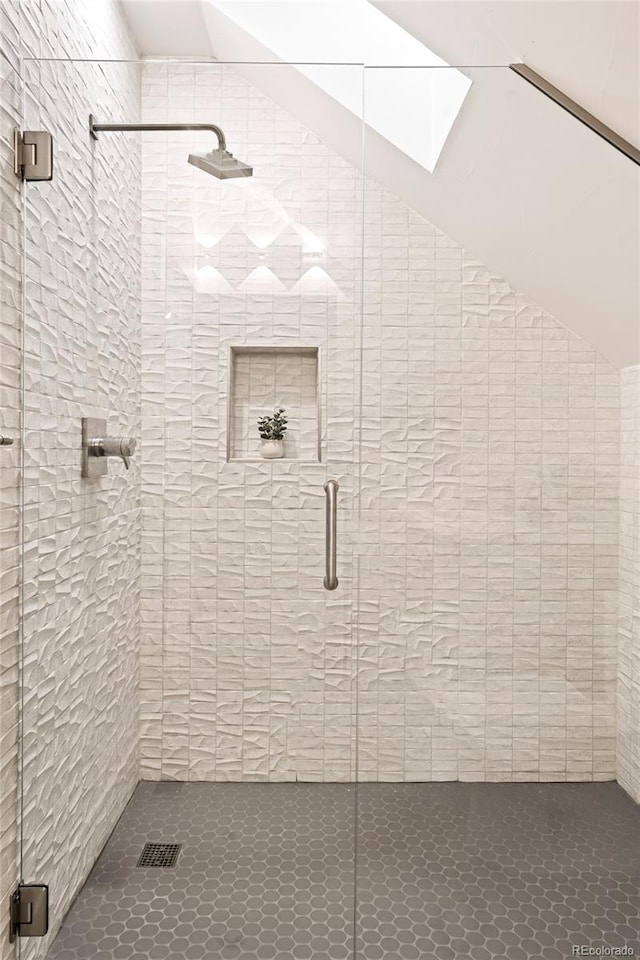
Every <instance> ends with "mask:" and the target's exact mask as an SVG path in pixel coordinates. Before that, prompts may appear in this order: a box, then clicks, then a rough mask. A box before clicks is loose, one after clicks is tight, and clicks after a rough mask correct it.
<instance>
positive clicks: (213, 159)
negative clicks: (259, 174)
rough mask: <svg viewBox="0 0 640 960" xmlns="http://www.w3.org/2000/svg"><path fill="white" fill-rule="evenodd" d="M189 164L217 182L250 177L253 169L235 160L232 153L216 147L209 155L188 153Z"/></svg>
mask: <svg viewBox="0 0 640 960" xmlns="http://www.w3.org/2000/svg"><path fill="white" fill-rule="evenodd" d="M189 163H192V164H193V166H194V167H199V168H200V169H201V170H204V172H205V173H210V174H211V176H213V177H217V178H218V180H229V179H231V178H232V177H252V176H253V167H250V166H249V164H248V163H243V162H242V160H236V158H235V157H234V156H233V154H232V153H229V151H228V150H224V149H222V148H221V147H218V149H217V150H211V152H210V153H190V154H189Z"/></svg>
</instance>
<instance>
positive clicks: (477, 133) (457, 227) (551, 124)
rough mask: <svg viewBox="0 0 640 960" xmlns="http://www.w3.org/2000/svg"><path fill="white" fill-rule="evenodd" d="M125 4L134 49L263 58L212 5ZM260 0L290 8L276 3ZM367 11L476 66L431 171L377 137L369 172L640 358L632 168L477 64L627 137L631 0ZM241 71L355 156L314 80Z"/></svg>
mask: <svg viewBox="0 0 640 960" xmlns="http://www.w3.org/2000/svg"><path fill="white" fill-rule="evenodd" d="M121 2H122V5H123V7H124V9H125V13H126V16H127V18H128V20H129V23H130V25H131V29H132V32H133V34H134V36H135V38H136V41H137V43H138V45H139V48H140V52H141V54H142V55H144V56H179V57H195V58H203V59H204V58H215V59H218V60H232V61H237V60H245V61H247V60H253V61H267V62H273V60H274V59H275V58H274V56H273V54H272V53H271V51H269V50H267V49H266V48H264V47H261V46H260V44H258V43H257V42H256V41H255V39H254V38H253V37H251V36H250V35H249V34H248V33H246V32H245V31H243V30H241V29H239V28H238V27H237V25H235V24H233V23H232V22H231V21H230V20H229V18H227V17H224V16H223V14H221V13H220V12H219V11H217V10H215V8H214V7H213V6H212V5H211V4H210V3H208V0H121ZM239 2H242V0H239ZM264 2H265V3H269V4H270V5H271V6H272V8H273V11H274V16H286V10H287V0H264ZM289 2H291V0H289ZM294 2H297V3H300V2H305V0H294ZM329 2H331V0H329ZM375 5H376V6H377V7H378V8H379V9H380V10H381V11H383V12H384V13H385V14H387V16H389V17H391V18H392V19H394V20H395V21H396V22H397V23H399V24H400V25H401V26H402V27H404V29H405V30H407V31H408V32H410V33H411V34H412V35H413V36H415V37H416V38H417V39H420V40H422V41H423V42H424V43H425V44H427V45H428V46H429V48H430V49H432V50H433V51H434V52H435V53H436V54H437V55H438V56H440V57H443V58H444V59H445V60H446V61H447V62H449V63H451V64H453V65H459V66H462V67H464V66H469V65H472V66H474V69H469V70H467V71H465V72H466V73H467V75H468V76H469V77H470V78H471V79H472V80H473V86H472V88H471V91H470V93H469V94H468V96H467V99H466V100H465V103H464V105H463V109H462V111H461V114H460V116H459V117H458V120H457V121H456V124H455V125H454V128H453V131H452V133H451V134H450V136H449V139H448V141H447V144H446V146H445V149H444V151H443V153H442V155H441V158H440V160H439V163H438V166H437V167H436V170H435V172H434V173H433V174H429V173H427V172H426V171H425V170H424V169H423V168H422V167H420V166H419V165H418V164H416V163H415V162H413V161H412V160H410V159H409V158H408V157H406V156H405V155H404V154H402V153H401V152H400V151H399V150H398V149H397V148H395V147H393V146H392V145H391V144H390V143H389V142H388V141H386V140H384V139H383V138H382V137H381V136H379V135H378V134H376V133H375V132H374V131H368V133H367V138H366V150H365V168H366V172H367V174H369V175H370V176H372V177H374V179H376V180H377V181H378V182H380V183H381V184H382V185H383V186H385V187H386V188H387V189H389V190H391V191H392V192H393V193H395V194H396V195H398V196H400V197H401V198H402V199H403V200H405V201H406V202H407V203H408V204H409V206H411V207H412V208H413V209H415V210H416V211H417V212H418V213H420V214H422V215H423V216H425V217H426V218H427V219H428V220H430V221H431V222H433V223H434V224H435V225H436V226H438V227H439V228H440V229H441V230H443V231H444V232H445V233H447V234H449V235H450V236H451V237H453V238H454V239H456V240H457V241H458V242H460V243H462V244H463V245H464V246H465V247H466V248H467V249H468V250H469V251H471V252H472V253H473V254H475V255H476V256H477V257H479V258H480V259H481V260H483V261H484V262H485V263H486V264H487V265H488V266H490V267H491V268H492V269H493V270H495V271H496V272H497V273H498V274H499V275H501V276H503V277H505V279H507V280H508V281H509V282H510V283H511V284H512V285H513V286H515V287H516V288H518V289H520V290H521V291H522V292H523V293H524V294H526V295H527V296H528V297H530V298H531V299H532V300H534V301H535V302H537V303H538V304H539V305H540V306H541V307H543V308H544V309H545V310H548V311H549V312H551V313H553V314H554V315H555V316H556V317H557V318H558V319H559V320H560V321H561V322H562V323H564V324H565V325H566V326H567V327H568V328H569V329H571V330H573V331H574V332H575V333H577V334H578V335H579V336H582V337H583V338H584V339H586V340H587V341H588V342H590V343H592V344H594V345H595V346H596V347H597V348H598V349H599V350H600V352H601V353H602V355H603V356H605V357H607V358H608V359H610V360H611V361H612V362H614V363H615V364H616V365H618V366H621V367H624V366H628V365H630V364H635V363H639V362H640V317H639V308H638V301H639V285H638V276H639V266H638V264H639V237H640V226H639V224H640V178H639V168H638V167H637V166H635V165H634V164H633V163H632V162H631V161H630V160H628V159H627V158H625V157H624V156H622V155H621V154H619V153H618V152H617V151H615V150H614V149H613V148H611V147H610V146H609V145H608V144H606V143H604V141H602V140H600V139H599V138H598V137H596V136H595V135H594V134H593V133H592V132H591V131H589V130H587V128H585V127H584V126H582V124H580V123H578V122H577V121H575V120H574V119H573V118H572V117H570V116H569V115H567V114H566V113H564V112H563V111H562V110H560V109H559V108H558V107H557V106H556V105H555V104H553V103H552V102H551V101H549V100H547V99H546V98H545V97H543V96H542V95H541V94H539V93H538V92H537V91H536V90H534V89H533V88H532V87H530V86H529V85H528V84H526V83H525V82H524V81H522V80H521V79H520V78H518V77H517V76H515V75H514V74H513V73H512V72H511V71H508V70H495V69H484V70H482V69H477V68H478V67H479V66H485V67H487V68H489V67H492V66H493V67H495V66H501V65H505V64H508V63H509V62H513V61H518V60H523V61H525V62H527V63H529V64H530V66H532V67H533V68H534V69H536V70H538V72H540V73H541V74H543V75H544V76H545V77H547V78H548V79H549V80H551V81H552V82H553V83H555V84H556V86H558V87H560V88H561V89H563V90H565V91H566V93H568V94H569V95H570V96H571V97H573V98H574V99H575V100H577V101H578V102H579V103H582V104H583V105H584V106H585V107H586V108H587V109H589V110H591V111H592V112H593V113H594V114H595V115H596V116H599V117H600V118H601V119H602V120H603V121H604V122H605V123H607V124H609V125H610V126H611V127H613V129H615V130H617V131H618V132H619V133H620V134H622V135H623V136H625V137H626V138H627V139H629V140H631V141H632V142H634V143H635V144H636V145H638V144H640V132H639V131H640V102H639V100H640V56H639V47H640V43H639V37H638V25H639V22H640V16H639V14H640V5H639V4H638V3H636V2H627V0H622V2H617V0H602V2H599V0H585V2H583V0H575V2H569V0H526V2H520V0H512V2H495V3H492V2H467V0H459V2H458V0H391V2H389V0H375ZM237 69H238V70H239V71H240V72H242V73H243V74H244V75H245V76H247V78H248V79H249V80H250V81H251V82H252V83H254V84H256V86H258V87H260V88H261V89H263V91H264V92H265V93H266V94H267V95H269V96H272V97H273V98H274V99H275V100H277V101H278V102H279V103H281V105H282V106H283V107H284V108H285V109H287V110H289V111H290V112H291V113H292V114H293V115H294V116H296V117H297V118H298V119H299V120H300V121H301V122H302V123H303V124H304V125H305V126H307V127H308V128H309V129H311V130H313V131H314V132H315V133H316V134H317V135H318V136H320V137H321V138H322V139H323V140H325V141H326V142H327V143H329V144H330V145H331V146H332V147H333V148H334V149H335V150H336V151H337V152H339V153H341V154H342V155H343V156H346V157H348V158H349V159H350V160H352V161H353V162H354V163H356V164H358V165H360V164H361V162H362V152H361V140H360V125H359V123H358V122H357V120H356V118H355V117H353V116H351V115H349V114H348V112H347V111H346V110H344V108H342V107H340V105H339V104H337V103H335V101H333V100H331V98H329V97H328V96H327V95H326V94H323V93H322V92H321V91H319V90H318V89H317V88H316V87H314V85H313V84H312V83H311V82H310V81H305V80H304V78H300V75H299V74H297V73H296V72H295V71H294V70H293V68H290V67H280V68H279V69H277V70H274V69H273V68H271V69H269V68H268V67H265V66H259V65H258V66H256V65H253V66H248V65H245V66H238V67H237ZM293 81H295V82H293Z"/></svg>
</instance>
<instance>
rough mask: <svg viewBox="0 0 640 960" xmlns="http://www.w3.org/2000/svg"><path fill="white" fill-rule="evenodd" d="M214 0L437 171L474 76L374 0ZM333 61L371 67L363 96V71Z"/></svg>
mask: <svg viewBox="0 0 640 960" xmlns="http://www.w3.org/2000/svg"><path fill="white" fill-rule="evenodd" d="M209 3H210V4H211V5H212V6H213V7H215V8H216V9H217V10H219V11H220V13H222V14H224V16H226V17H228V18H229V19H230V20H231V21H232V22H233V23H235V24H236V25H237V26H238V27H240V29H242V30H244V31H246V33H248V34H250V35H251V36H252V37H254V38H255V39H256V40H257V41H258V42H259V43H261V44H262V45H263V46H265V47H267V48H268V49H269V50H270V51H272V53H273V54H274V55H275V56H276V57H277V58H278V59H279V60H282V61H284V62H285V63H292V64H295V65H296V69H297V70H298V71H299V72H300V73H301V74H303V75H304V76H305V77H307V78H308V79H309V80H311V81H312V82H313V83H314V84H315V85H316V86H317V87H319V88H320V89H321V90H323V91H324V92H325V93H327V94H328V95H329V96H330V97H332V98H333V99H334V100H335V101H337V102H338V103H339V104H341V105H342V106H343V107H345V108H346V109H347V110H349V111H350V112H351V113H352V114H354V115H355V116H357V117H358V118H359V119H364V120H365V122H366V123H367V125H368V126H369V127H371V128H372V129H374V130H375V131H376V132H377V133H379V134H380V135H381V136H383V137H384V138H385V139H386V140H388V141H390V142H391V143H392V144H394V146H396V147H398V149H400V150H402V152H403V153H405V154H406V155H407V156H409V157H411V159H412V160H415V161H416V162H417V163H419V164H420V165H421V166H423V167H424V168H425V169H426V170H429V171H430V172H433V170H434V169H435V166H436V163H437V162H438V157H439V156H440V153H441V151H442V148H443V147H444V144H445V141H446V139H447V137H448V135H449V132H450V131H451V128H452V126H453V124H454V122H455V119H456V117H457V115H458V112H459V110H460V108H461V106H462V103H463V101H464V98H465V96H466V95H467V92H468V90H469V88H470V86H471V81H470V80H469V79H468V78H467V77H465V76H464V74H462V73H461V72H460V71H459V70H456V69H455V68H453V67H449V65H448V64H447V63H446V62H445V61H444V60H442V59H441V58H440V57H438V56H436V55H435V54H434V53H433V52H432V51H431V50H429V48H428V47H426V46H425V45H424V44H423V43H421V42H420V41H419V40H417V39H416V38H415V37H413V36H412V35H411V34H410V33H407V31H406V30H403V29H402V27H400V26H398V24H397V23H395V22H394V21H393V20H391V19H390V18H389V17H387V16H386V15H385V14H384V13H382V12H381V11H380V10H378V9H377V8H376V7H374V6H372V5H371V4H370V3H369V2H368V0H340V2H336V0H325V2H323V0H261V2H260V0H209ZM304 64H307V65H304ZM328 64H336V65H338V64H364V66H365V67H368V68H370V69H367V70H365V77H364V96H363V84H362V75H361V73H360V71H358V70H346V69H345V68H344V66H342V67H339V66H337V67H336V68H335V69H332V67H331V66H328ZM425 67H440V68H443V67H444V68H447V67H448V69H432V70H428V69H425ZM393 68H396V69H393Z"/></svg>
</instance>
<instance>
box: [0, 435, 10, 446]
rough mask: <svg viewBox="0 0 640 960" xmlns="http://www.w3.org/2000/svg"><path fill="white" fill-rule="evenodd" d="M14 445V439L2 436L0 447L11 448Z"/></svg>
mask: <svg viewBox="0 0 640 960" xmlns="http://www.w3.org/2000/svg"><path fill="white" fill-rule="evenodd" d="M12 443H13V437H3V436H0V447H10V446H11V444H12Z"/></svg>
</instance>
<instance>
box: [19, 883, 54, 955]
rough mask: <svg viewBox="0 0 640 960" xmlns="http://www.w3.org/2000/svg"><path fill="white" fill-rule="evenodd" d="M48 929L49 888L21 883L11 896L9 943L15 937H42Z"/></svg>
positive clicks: (36, 884)
mask: <svg viewBox="0 0 640 960" xmlns="http://www.w3.org/2000/svg"><path fill="white" fill-rule="evenodd" d="M48 929H49V887H47V886H45V884H43V883H21V884H20V885H19V886H18V887H16V889H15V890H14V891H13V893H12V894H11V916H10V921H9V942H10V943H13V942H14V941H15V940H16V938H17V937H44V935H45V934H46V932H47V930H48Z"/></svg>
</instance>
